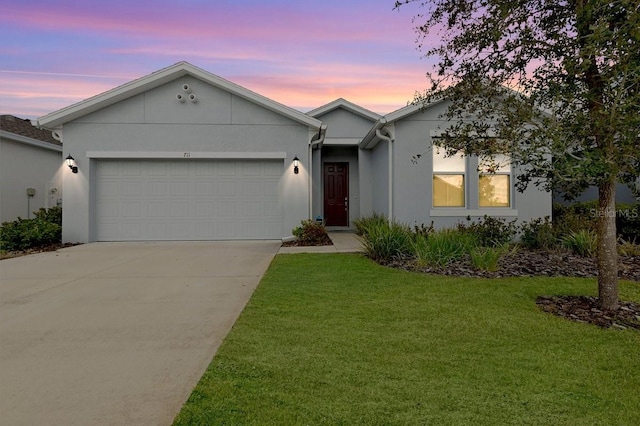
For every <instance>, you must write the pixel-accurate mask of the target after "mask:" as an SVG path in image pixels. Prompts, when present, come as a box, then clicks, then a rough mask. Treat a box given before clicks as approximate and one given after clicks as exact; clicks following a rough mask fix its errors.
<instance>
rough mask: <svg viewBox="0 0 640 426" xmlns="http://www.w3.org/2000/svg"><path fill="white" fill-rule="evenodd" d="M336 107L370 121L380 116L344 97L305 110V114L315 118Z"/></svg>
mask: <svg viewBox="0 0 640 426" xmlns="http://www.w3.org/2000/svg"><path fill="white" fill-rule="evenodd" d="M338 108H342V109H344V110H346V111H349V112H352V113H354V114H356V115H359V116H361V117H363V118H366V119H367V120H371V121H376V120H379V119H380V117H381V116H380V114H376V113H375V112H373V111H369V110H368V109H366V108H363V107H361V106H360V105H356V104H354V103H353V102H349V101H348V100H346V99H344V98H338V99H336V100H335V101H332V102H329V103H328V104H326V105H322V106H320V107H318V108H316V109H313V110H311V111H309V112H307V115H308V116H311V117H314V118H316V117H318V116H320V115H323V114H326V113H328V112H331V111H333V110H335V109H338Z"/></svg>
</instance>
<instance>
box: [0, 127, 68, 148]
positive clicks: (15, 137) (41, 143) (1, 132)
mask: <svg viewBox="0 0 640 426" xmlns="http://www.w3.org/2000/svg"><path fill="white" fill-rule="evenodd" d="M0 137H2V138H3V139H8V140H12V141H15V142H20V143H24V144H27V145H32V146H37V147H38V148H45V149H50V150H51V151H58V152H62V146H61V145H55V144H52V143H50V142H44V141H39V140H37V139H33V138H30V137H28V136H22V135H19V134H17V133H13V132H7V131H6V130H0Z"/></svg>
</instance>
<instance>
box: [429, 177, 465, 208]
mask: <svg viewBox="0 0 640 426" xmlns="http://www.w3.org/2000/svg"><path fill="white" fill-rule="evenodd" d="M433 206H434V207H464V175H433Z"/></svg>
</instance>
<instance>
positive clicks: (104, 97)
mask: <svg viewBox="0 0 640 426" xmlns="http://www.w3.org/2000/svg"><path fill="white" fill-rule="evenodd" d="M185 75H192V76H194V77H197V78H200V79H202V80H204V81H206V82H208V83H209V84H211V85H213V86H216V87H219V88H222V89H225V90H227V91H230V92H232V93H233V94H235V95H237V96H239V97H241V98H243V99H246V100H248V101H251V102H254V103H257V104H259V105H261V106H263V107H265V108H267V109H269V110H271V111H273V112H276V113H279V114H281V115H284V116H286V117H288V118H290V119H292V120H294V121H296V122H298V123H300V124H304V125H306V126H308V127H311V128H313V129H315V130H318V129H320V126H321V124H322V122H321V121H320V120H317V119H315V118H313V117H310V116H308V115H306V114H304V113H302V112H300V111H296V110H294V109H293V108H290V107H287V106H286V105H283V104H280V103H278V102H276V101H273V100H271V99H269V98H267V97H265V96H262V95H259V94H258V93H255V92H252V91H251V90H249V89H246V88H244V87H242V86H239V85H237V84H235V83H232V82H230V81H228V80H225V79H223V78H221V77H218V76H216V75H214V74H212V73H210V72H208V71H205V70H203V69H201V68H198V67H196V66H194V65H191V64H189V63H187V62H178V63H177V64H174V65H172V66H169V67H167V68H164V69H161V70H159V71H156V72H154V73H152V74H148V75H146V76H144V77H141V78H139V79H136V80H133V81H131V82H129V83H125V84H123V85H121V86H118V87H116V88H114V89H111V90H109V91H107V92H104V93H101V94H98V95H96V96H93V97H91V98H89V99H86V100H84V101H81V102H78V103H76V104H73V105H70V106H68V107H66V108H62V109H60V110H58V111H54V112H52V113H50V114H47V115H45V116H43V117H40V118H38V119H37V123H38V127H42V128H46V129H52V130H53V129H56V128H59V127H60V126H61V125H63V124H64V123H68V122H70V121H72V120H75V119H77V118H80V117H82V116H84V115H87V114H91V113H92V112H95V111H98V110H100V109H102V108H105V107H108V106H110V105H113V104H115V103H117V102H120V101H123V100H125V99H128V98H130V97H132V96H136V95H138V94H140V93H144V92H146V91H147V90H150V89H153V88H155V87H158V86H161V85H163V84H165V83H168V82H170V81H172V80H175V79H176V78H180V77H182V76H185Z"/></svg>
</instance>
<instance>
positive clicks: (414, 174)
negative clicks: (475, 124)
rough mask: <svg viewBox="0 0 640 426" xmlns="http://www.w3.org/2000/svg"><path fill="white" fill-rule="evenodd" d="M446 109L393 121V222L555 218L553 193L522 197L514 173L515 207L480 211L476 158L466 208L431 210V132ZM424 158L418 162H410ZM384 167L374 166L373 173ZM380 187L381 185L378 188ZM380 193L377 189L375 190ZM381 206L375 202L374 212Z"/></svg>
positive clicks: (471, 165)
mask: <svg viewBox="0 0 640 426" xmlns="http://www.w3.org/2000/svg"><path fill="white" fill-rule="evenodd" d="M446 107H447V104H446V103H441V104H438V105H435V106H433V107H431V108H429V109H427V110H426V111H423V112H417V113H415V114H413V115H410V116H408V117H405V118H404V119H401V120H398V121H396V122H395V123H394V131H395V143H394V151H393V157H394V162H393V163H394V167H393V174H394V176H393V181H394V205H393V216H394V218H395V219H396V220H397V221H399V222H403V223H409V224H418V225H419V224H422V223H424V224H427V225H428V224H430V223H431V222H432V221H433V223H434V225H435V226H436V227H438V228H442V227H450V226H454V225H456V224H457V223H459V222H462V221H465V220H466V218H467V216H470V217H471V218H472V219H477V218H481V217H483V216H484V215H485V214H486V215H489V216H494V217H504V218H506V219H518V220H519V221H523V220H530V219H532V218H538V217H544V216H550V215H551V194H550V193H547V192H545V191H541V190H538V189H537V188H536V187H534V186H533V185H531V186H530V188H528V189H527V190H526V191H525V192H524V193H518V192H516V191H515V189H514V187H513V183H514V181H515V178H514V173H517V171H512V178H511V198H512V205H511V207H505V208H481V207H479V206H478V189H477V188H478V174H477V173H476V172H475V170H476V167H477V159H476V158H474V157H470V158H468V165H467V169H466V191H465V194H466V207H464V208H433V207H432V173H433V164H432V163H433V160H432V152H431V146H432V142H433V140H432V136H431V135H432V132H436V133H437V132H438V129H441V128H444V127H446V125H447V123H446V122H444V121H442V120H441V119H440V118H439V116H440V114H442V113H443V112H444V110H445V108H446ZM386 145H387V143H386V142H380V143H379V144H378V145H377V146H376V149H375V151H374V153H375V152H377V151H380V150H383V151H384V150H385V148H386ZM417 154H422V157H421V158H420V159H419V160H418V162H417V164H415V163H414V162H412V158H413V157H414V156H415V155H417ZM378 167H383V165H382V164H379V163H377V164H375V165H374V169H375V170H376V171H377V170H378ZM376 188H377V185H376ZM374 193H376V194H377V189H374ZM377 206H378V204H375V202H374V210H376V211H379V210H377V209H378V208H379V207H377Z"/></svg>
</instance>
